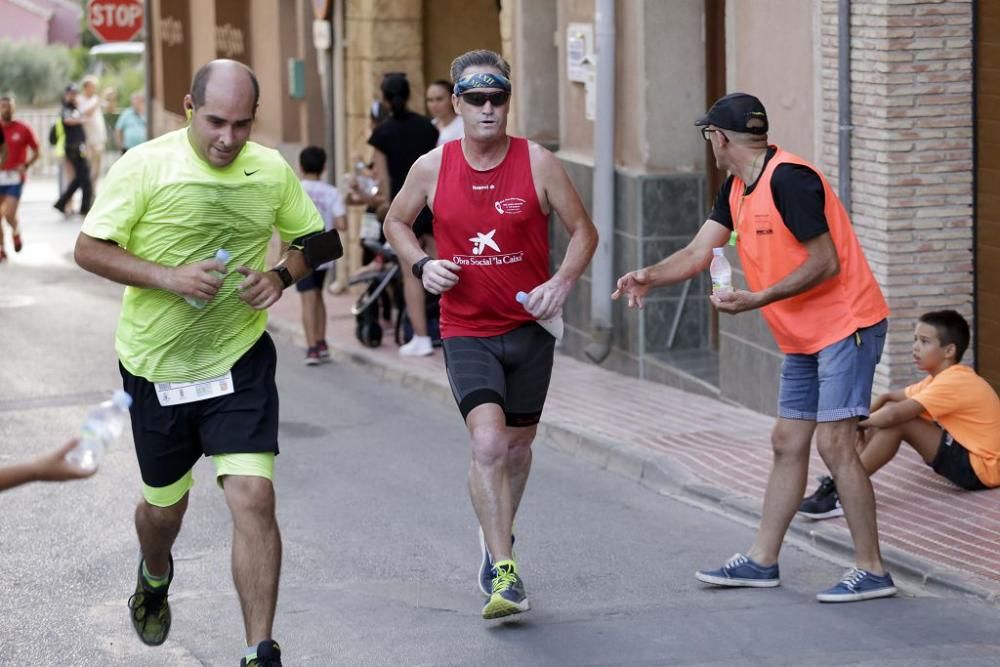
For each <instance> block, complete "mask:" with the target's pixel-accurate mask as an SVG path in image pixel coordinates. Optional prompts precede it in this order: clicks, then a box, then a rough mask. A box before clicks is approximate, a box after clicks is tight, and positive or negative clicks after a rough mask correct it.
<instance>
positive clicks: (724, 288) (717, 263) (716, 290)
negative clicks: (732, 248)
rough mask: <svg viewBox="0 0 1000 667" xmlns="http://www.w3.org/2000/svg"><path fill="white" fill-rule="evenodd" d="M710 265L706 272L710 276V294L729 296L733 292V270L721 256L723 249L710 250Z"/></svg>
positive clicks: (722, 255) (724, 257)
mask: <svg viewBox="0 0 1000 667" xmlns="http://www.w3.org/2000/svg"><path fill="white" fill-rule="evenodd" d="M712 255H713V257H712V263H711V264H709V266H708V272H709V273H710V274H712V294H729V293H730V292H732V291H733V269H732V267H731V266H729V261H728V260H727V259H726V256H725V255H724V254H723V248H712Z"/></svg>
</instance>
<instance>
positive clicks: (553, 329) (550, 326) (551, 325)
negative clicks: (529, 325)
mask: <svg viewBox="0 0 1000 667" xmlns="http://www.w3.org/2000/svg"><path fill="white" fill-rule="evenodd" d="M514 298H515V299H517V302H518V303H519V304H521V305H522V306H524V307H525V309H527V308H528V293H527V292H518V293H517V295H516V296H515V297H514ZM535 321H536V322H538V324H539V325H540V326H541V327H542V328H543V329H545V330H546V331H548V332H549V333H550V334H552V337H553V338H555V339H556V340H562V337H563V321H562V315H556V316H555V317H551V318H549V319H547V320H535Z"/></svg>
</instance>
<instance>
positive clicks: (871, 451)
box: [861, 417, 943, 477]
mask: <svg viewBox="0 0 1000 667" xmlns="http://www.w3.org/2000/svg"><path fill="white" fill-rule="evenodd" d="M868 430H869V431H874V433H872V434H871V437H870V438H868V444H867V445H865V448H864V450H862V452H861V465H862V466H864V469H865V472H867V473H868V476H869V477H871V476H872V475H873V474H875V472H876V471H877V470H879V469H880V468H881V467H882V466H884V465H885V464H886V463H888V462H889V461H891V460H892V458H893V457H894V456H895V455H896V452H897V451H898V450H899V444H900V443H901V442H904V441H905V442H906V443H907V444H908V445H910V446H911V447H913V448H914V449H915V450H917V453H918V454H920V456H921V458H923V459H924V461H925V462H926V463H927V464H928V465H929V464H931V463H933V462H934V458H935V457H936V456H937V453H938V449H940V447H941V436H942V435H943V431H942V430H941V427H940V426H937V425H936V424H934V423H932V422H929V421H927V420H926V419H923V418H922V417H917V418H915V419H911V420H910V421H908V422H904V423H902V424H900V425H898V426H892V427H889V428H875V429H868Z"/></svg>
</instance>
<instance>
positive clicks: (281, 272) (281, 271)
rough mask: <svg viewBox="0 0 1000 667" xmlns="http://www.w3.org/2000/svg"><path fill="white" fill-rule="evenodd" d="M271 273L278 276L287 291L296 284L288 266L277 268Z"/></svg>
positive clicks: (282, 286)
mask: <svg viewBox="0 0 1000 667" xmlns="http://www.w3.org/2000/svg"><path fill="white" fill-rule="evenodd" d="M271 271H273V272H274V273H277V274H278V278H280V279H281V288H282V289H287V288H288V287H289V286H291V285H292V284H293V283H295V279H294V278H292V274H291V272H290V271H289V270H288V267H287V266H276V267H274V268H273V269H271Z"/></svg>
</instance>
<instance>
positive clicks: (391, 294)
mask: <svg viewBox="0 0 1000 667" xmlns="http://www.w3.org/2000/svg"><path fill="white" fill-rule="evenodd" d="M362 245H363V246H364V247H365V249H366V250H368V251H369V252H370V253H371V254H372V255H374V257H375V259H374V260H373V261H372V262H371V263H370V264H369V266H370V268H368V269H366V270H364V271H362V272H360V273H357V274H355V275H354V276H352V277H351V279H350V281H349V284H350V285H359V284H367V285H368V287H367V289H365V291H364V292H363V293H362V294H361V295H360V296H359V297H358V300H357V301H356V302H355V303H354V305H353V306H352V307H351V314H352V315H354V318H355V325H354V335H355V336H356V337H357V339H358V341H360V342H361V344H362V345H364V346H365V347H378V346H379V345H381V344H382V336H383V328H382V323H381V321H382V320H388V321H391V322H392V326H393V340H395V342H396V344H397V345H402V344H403V343H405V342H407V341H408V340H409V339H410V336H412V335H413V332H412V327H411V326H410V322H409V318H408V317H407V316H406V304H405V300H404V298H403V277H402V275H401V273H400V267H399V258H398V257H397V256H396V253H395V252H394V251H393V249H392V248H390V247H389V244H387V243H380V242H378V241H376V240H374V239H364V240H362ZM438 299H439V297H437V296H435V295H431V294H428V295H427V328H428V333H429V334H430V336H431V338H432V339H433V341H434V345H435V346H438V345H440V344H441V341H440V338H441V336H440V333H439V331H438V329H439V327H438V319H439V308H438ZM380 315H381V317H380Z"/></svg>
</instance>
